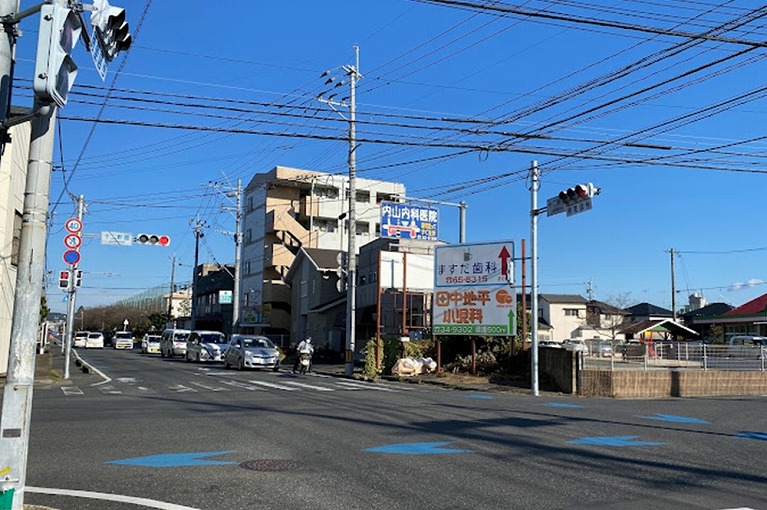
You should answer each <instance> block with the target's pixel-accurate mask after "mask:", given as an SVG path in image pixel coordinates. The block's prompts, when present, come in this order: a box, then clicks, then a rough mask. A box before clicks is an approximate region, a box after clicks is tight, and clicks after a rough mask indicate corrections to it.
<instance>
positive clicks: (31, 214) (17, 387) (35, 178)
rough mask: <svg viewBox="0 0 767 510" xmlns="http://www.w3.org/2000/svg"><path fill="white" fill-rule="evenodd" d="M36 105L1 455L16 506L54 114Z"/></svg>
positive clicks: (23, 466) (22, 476)
mask: <svg viewBox="0 0 767 510" xmlns="http://www.w3.org/2000/svg"><path fill="white" fill-rule="evenodd" d="M34 108H35V110H40V111H41V115H40V116H39V117H37V118H34V119H32V133H31V141H30V146H29V163H28V165H27V183H26V187H25V191H24V213H23V216H22V224H21V239H20V244H19V265H18V272H17V273H16V294H15V299H14V307H13V323H12V326H11V345H10V352H9V359H8V373H7V376H6V383H5V388H4V390H3V414H2V416H0V458H1V459H3V465H4V466H5V467H4V472H5V473H6V474H5V480H3V488H4V490H5V491H8V490H10V491H14V494H13V495H12V498H13V503H12V507H11V509H12V510H21V509H22V508H23V504H24V484H25V482H26V474H27V456H28V453H29V423H30V419H31V416H32V389H33V386H34V380H35V351H36V347H37V331H38V327H39V321H40V299H41V297H42V290H43V278H44V272H45V243H46V236H47V219H48V197H49V194H50V183H51V168H52V166H53V164H52V160H53V142H54V129H53V126H54V119H55V117H56V107H55V106H53V105H50V106H48V105H45V104H42V103H40V101H39V100H37V99H35V104H34Z"/></svg>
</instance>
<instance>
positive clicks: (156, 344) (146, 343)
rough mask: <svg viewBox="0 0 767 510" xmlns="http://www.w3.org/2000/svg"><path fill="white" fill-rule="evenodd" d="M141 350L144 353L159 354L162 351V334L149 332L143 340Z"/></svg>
mask: <svg viewBox="0 0 767 510" xmlns="http://www.w3.org/2000/svg"><path fill="white" fill-rule="evenodd" d="M141 352H142V353H144V354H157V353H159V352H160V335H150V334H149V333H147V334H146V335H144V338H143V339H142V340H141Z"/></svg>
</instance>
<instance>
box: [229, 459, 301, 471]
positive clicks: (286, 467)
mask: <svg viewBox="0 0 767 510" xmlns="http://www.w3.org/2000/svg"><path fill="white" fill-rule="evenodd" d="M240 467H241V468H245V469H250V470H251V471H293V470H295V469H298V468H299V464H298V462H295V461H293V460H278V459H259V460H249V461H247V462H243V463H242V464H240Z"/></svg>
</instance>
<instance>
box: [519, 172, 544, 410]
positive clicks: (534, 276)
mask: <svg viewBox="0 0 767 510" xmlns="http://www.w3.org/2000/svg"><path fill="white" fill-rule="evenodd" d="M530 178H531V181H532V182H531V184H530V301H532V303H530V306H531V308H532V316H531V317H530V322H531V323H532V324H530V326H531V328H530V329H531V330H532V331H531V333H532V335H531V341H532V345H531V346H530V377H531V382H530V386H531V388H532V391H533V395H535V396H536V397H537V396H538V394H539V392H538V214H539V211H538V188H539V187H540V174H539V173H538V162H537V161H533V162H532V164H531V166H530ZM523 290H524V289H523Z"/></svg>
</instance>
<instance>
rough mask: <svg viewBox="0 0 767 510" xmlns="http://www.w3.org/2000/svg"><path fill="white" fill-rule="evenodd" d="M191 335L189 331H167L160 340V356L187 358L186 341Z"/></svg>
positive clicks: (171, 329)
mask: <svg viewBox="0 0 767 510" xmlns="http://www.w3.org/2000/svg"><path fill="white" fill-rule="evenodd" d="M190 333H191V331H190V330H188V329H173V328H170V329H166V330H165V331H163V332H162V338H160V356H162V357H163V358H166V357H167V358H172V357H173V356H186V340H187V338H189V334H190Z"/></svg>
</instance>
